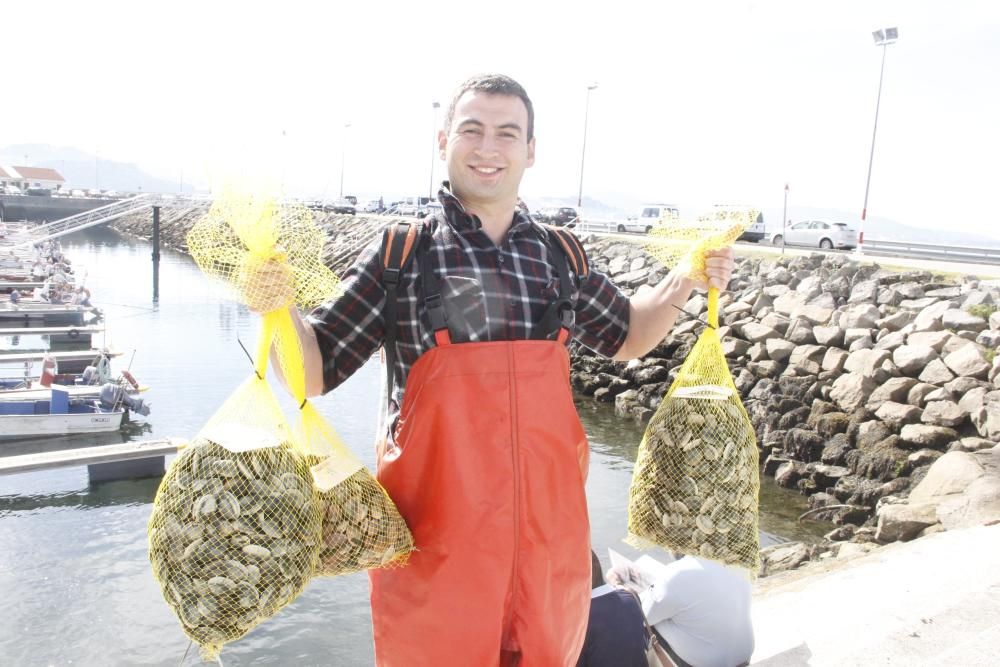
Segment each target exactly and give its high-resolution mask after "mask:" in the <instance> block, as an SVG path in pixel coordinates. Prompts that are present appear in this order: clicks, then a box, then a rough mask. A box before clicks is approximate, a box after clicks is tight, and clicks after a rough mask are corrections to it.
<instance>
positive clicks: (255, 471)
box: [149, 376, 322, 660]
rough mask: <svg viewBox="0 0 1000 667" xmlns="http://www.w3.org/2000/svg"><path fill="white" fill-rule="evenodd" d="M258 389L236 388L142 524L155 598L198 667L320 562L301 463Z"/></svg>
mask: <svg viewBox="0 0 1000 667" xmlns="http://www.w3.org/2000/svg"><path fill="white" fill-rule="evenodd" d="M291 442H292V437H291V432H290V431H289V429H288V426H287V425H286V423H285V418H284V415H283V414H282V411H281V408H280V407H279V406H278V404H277V401H276V400H275V398H274V394H273V393H272V392H271V390H270V388H269V387H268V385H267V383H266V382H265V381H264V380H262V379H260V378H258V377H256V376H254V377H251V378H250V379H249V380H247V381H246V382H245V383H244V384H243V385H242V386H240V387H239V388H238V389H237V390H236V391H235V392H234V393H233V394H232V395H231V396H230V397H229V398H228V399H227V400H226V402H225V403H224V404H223V405H222V407H220V408H219V410H218V411H217V412H216V413H215V415H214V416H213V417H212V418H211V419H210V420H209V422H208V423H207V424H206V425H205V426H204V427H203V428H202V429H201V431H200V432H199V433H198V435H197V437H195V438H194V440H193V441H192V444H191V445H189V446H188V447H187V448H186V449H184V450H183V451H182V452H181V454H180V455H179V456H178V457H177V458H176V459H175V460H174V462H173V463H172V464H171V466H170V469H169V470H168V472H167V474H166V475H165V476H164V478H163V481H162V482H161V484H160V488H159V490H158V492H157V494H156V499H155V501H154V503H153V513H152V516H151V517H150V520H149V558H150V562H151V564H152V567H153V574H154V576H155V577H156V580H157V582H159V584H160V588H161V590H162V592H163V597H164V598H165V599H166V601H167V603H168V604H169V605H170V607H171V609H172V610H173V611H174V614H176V616H177V618H178V619H179V620H180V622H181V626H182V628H183V629H184V632H185V633H186V634H187V635H188V637H190V638H191V639H192V640H194V641H195V642H197V643H198V644H199V645H200V646H201V649H202V657H203V658H204V659H205V660H213V659H215V658H216V657H217V656H218V654H219V651H221V649H222V646H223V645H224V644H226V643H228V642H230V641H233V640H235V639H239V638H240V637H242V636H243V635H245V634H246V633H247V632H249V631H250V630H251V629H252V628H254V627H255V626H256V625H257V624H259V623H261V622H262V621H264V620H266V619H268V618H270V617H271V616H273V615H274V614H276V613H277V612H278V610H280V609H281V608H282V607H284V606H285V605H287V604H289V603H290V602H292V600H294V599H295V598H296V597H297V596H298V595H299V593H301V592H302V590H303V588H304V587H305V586H306V584H307V583H308V582H309V579H310V578H311V577H312V575H313V572H314V571H315V568H316V564H317V562H318V559H319V553H320V542H321V539H322V518H321V514H320V509H319V506H318V504H317V503H316V502H315V496H314V489H313V481H312V475H311V473H310V470H309V466H308V463H307V461H306V459H305V457H303V456H302V455H301V454H300V453H299V452H298V451H296V449H295V448H293V447H292V444H291Z"/></svg>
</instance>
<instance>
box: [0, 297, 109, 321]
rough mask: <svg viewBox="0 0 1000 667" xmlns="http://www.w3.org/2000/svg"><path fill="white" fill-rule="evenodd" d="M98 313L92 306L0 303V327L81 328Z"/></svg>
mask: <svg viewBox="0 0 1000 667" xmlns="http://www.w3.org/2000/svg"><path fill="white" fill-rule="evenodd" d="M99 318H100V311H99V310H98V309H97V308H94V307H93V306H81V305H79V304H54V303H46V302H31V303H24V302H20V303H16V304H12V303H10V302H0V326H4V327H13V326H17V325H18V323H24V322H27V323H29V324H28V325H27V326H36V325H40V326H82V325H83V324H84V322H85V321H89V320H90V319H99Z"/></svg>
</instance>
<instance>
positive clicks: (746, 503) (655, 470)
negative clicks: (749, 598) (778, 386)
mask: <svg viewBox="0 0 1000 667" xmlns="http://www.w3.org/2000/svg"><path fill="white" fill-rule="evenodd" d="M755 213H756V212H748V213H747V214H746V215H745V216H744V217H742V218H736V219H734V217H733V216H732V214H731V213H730V212H727V213H726V214H725V215H720V216H718V217H705V218H702V219H700V220H699V221H698V222H697V223H695V224H693V225H682V224H679V223H676V221H672V222H673V223H674V224H675V226H676V227H677V228H678V229H676V230H675V232H676V235H677V236H675V237H671V236H670V234H671V231H670V226H664V227H661V228H660V229H658V230H656V231H655V232H654V241H653V242H652V244H651V246H650V248H649V250H650V252H651V254H653V255H654V256H655V257H657V258H658V259H660V261H661V262H663V263H664V264H665V265H670V263H672V262H673V263H677V264H678V267H679V270H681V271H686V272H687V275H689V276H691V277H700V278H702V279H704V267H705V265H704V254H705V252H706V251H707V250H711V249H714V248H722V247H725V246H727V245H729V244H731V243H732V242H733V241H735V240H736V238H738V237H739V235H740V234H741V233H742V231H743V229H744V226H745V224H746V223H747V222H750V221H752V220H753V219H755V218H756V214H755ZM685 234H686V235H688V236H686V237H685V236H684V235H685ZM657 235H658V236H659V239H663V240H665V242H662V243H658V240H659V239H657V238H656V237H657ZM695 238H696V239H697V240H693V239H695ZM718 308H719V293H718V290H717V289H714V288H711V289H709V292H708V323H707V324H708V326H707V327H706V328H705V330H704V331H703V332H702V333H701V335H700V336H699V338H698V341H697V342H696V344H695V346H694V347H693V348H692V350H691V352H690V354H689V355H688V357H687V359H685V361H684V364H683V365H682V366H681V368H680V371H679V372H678V374H677V377H676V379H675V380H674V382H673V384H672V385H671V387H670V390H669V391H668V392H667V395H666V397H664V399H663V402H662V403H661V404H660V406H659V408H658V409H657V411H656V413H655V414H654V415H653V418H652V419H651V420H650V422H649V426H648V427H647V428H646V433H645V435H644V437H643V439H642V443H641V444H640V446H639V453H638V457H637V460H636V464H635V469H634V472H633V477H632V485H631V488H630V490H629V519H628V530H629V537H628V538H627V541H628V542H629V543H631V544H632V545H634V546H636V547H639V548H644V547H649V546H651V545H657V546H661V547H664V548H666V549H669V550H671V551H674V552H679V553H685V554H691V555H696V556H701V557H704V558H710V559H714V560H718V561H720V562H723V563H726V564H729V565H736V566H740V567H744V568H747V569H748V570H750V571H751V572H754V573H755V572H757V570H758V568H759V564H760V554H759V533H758V492H759V471H758V455H757V442H756V437H755V434H754V429H753V424H752V422H751V421H750V417H749V415H748V414H747V412H746V410H745V409H744V407H743V404H742V402H741V401H740V397H739V392H738V391H737V389H736V385H735V384H734V382H733V378H732V375H731V373H730V371H729V368H728V365H727V364H726V358H725V355H724V353H723V351H722V345H721V341H720V338H719V335H718V332H717V328H718Z"/></svg>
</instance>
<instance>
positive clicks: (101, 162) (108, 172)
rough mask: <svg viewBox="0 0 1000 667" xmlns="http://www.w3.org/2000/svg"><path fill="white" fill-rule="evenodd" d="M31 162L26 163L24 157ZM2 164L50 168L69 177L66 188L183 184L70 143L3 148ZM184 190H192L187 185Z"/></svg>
mask: <svg viewBox="0 0 1000 667" xmlns="http://www.w3.org/2000/svg"><path fill="white" fill-rule="evenodd" d="M25 155H27V156H28V164H24V156H25ZM0 163H5V164H10V165H23V166H28V167H50V168H52V169H55V170H56V171H58V172H59V173H60V174H62V176H63V178H65V179H66V187H68V188H82V189H91V188H98V189H101V190H118V191H120V192H136V191H142V192H179V191H180V183H179V182H177V181H169V180H165V179H162V178H157V177H156V176H152V175H150V174H149V173H147V172H146V171H144V170H143V169H141V168H140V167H139V166H138V165H136V164H134V163H131V162H118V161H116V160H109V159H105V158H103V157H102V158H100V159H97V157H96V156H95V155H94V154H93V153H87V152H85V151H81V150H79V149H77V148H71V147H67V146H52V145H49V144H15V145H12V146H5V147H3V148H0ZM184 191H185V192H193V191H194V188H193V187H192V185H191V184H185V187H184Z"/></svg>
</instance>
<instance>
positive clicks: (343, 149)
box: [340, 122, 351, 199]
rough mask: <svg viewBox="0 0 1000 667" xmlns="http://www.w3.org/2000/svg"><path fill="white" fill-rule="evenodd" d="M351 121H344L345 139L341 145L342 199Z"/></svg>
mask: <svg viewBox="0 0 1000 667" xmlns="http://www.w3.org/2000/svg"><path fill="white" fill-rule="evenodd" d="M350 126H351V123H350V122H347V123H344V141H343V143H342V144H341V147H340V199H343V198H344V160H345V157H346V155H347V128H349V127H350Z"/></svg>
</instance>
